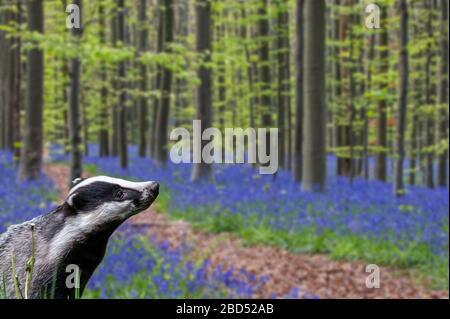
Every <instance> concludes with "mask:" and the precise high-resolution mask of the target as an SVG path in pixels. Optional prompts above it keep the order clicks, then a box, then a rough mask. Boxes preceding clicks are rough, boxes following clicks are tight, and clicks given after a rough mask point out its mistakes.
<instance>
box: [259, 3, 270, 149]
mask: <svg viewBox="0 0 450 319" xmlns="http://www.w3.org/2000/svg"><path fill="white" fill-rule="evenodd" d="M260 1H261V2H260V7H259V9H258V14H259V16H260V17H262V18H260V20H259V22H258V31H259V36H260V37H261V44H260V48H259V63H260V65H261V67H260V69H261V126H262V127H263V128H270V127H271V126H272V98H271V82H272V78H271V75H270V55H269V54H270V52H269V41H268V40H267V39H268V37H269V36H270V33H269V31H270V30H269V18H268V17H267V13H268V7H269V1H268V0H260ZM259 147H261V146H259ZM269 149H270V135H269V131H267V136H266V150H269Z"/></svg>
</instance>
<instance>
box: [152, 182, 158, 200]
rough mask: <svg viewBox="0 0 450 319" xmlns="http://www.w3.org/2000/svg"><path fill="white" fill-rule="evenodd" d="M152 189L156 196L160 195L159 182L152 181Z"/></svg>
mask: <svg viewBox="0 0 450 319" xmlns="http://www.w3.org/2000/svg"><path fill="white" fill-rule="evenodd" d="M150 190H151V192H152V194H153V196H154V197H156V196H158V194H159V184H158V183H155V182H154V183H152V185H150Z"/></svg>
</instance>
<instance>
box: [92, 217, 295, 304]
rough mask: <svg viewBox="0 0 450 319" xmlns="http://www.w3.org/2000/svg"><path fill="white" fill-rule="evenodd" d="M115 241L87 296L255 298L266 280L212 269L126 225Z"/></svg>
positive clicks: (186, 250)
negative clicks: (150, 240) (150, 239)
mask: <svg viewBox="0 0 450 319" xmlns="http://www.w3.org/2000/svg"><path fill="white" fill-rule="evenodd" d="M111 242H112V243H111V244H110V245H109V247H108V252H107V254H106V257H105V259H104V260H103V262H102V264H101V265H100V266H99V268H98V269H97V271H96V272H95V274H94V275H93V277H92V279H91V280H90V282H89V285H88V289H89V291H88V293H87V296H88V297H89V296H96V293H97V294H99V295H97V296H99V297H101V298H130V297H132V298H251V297H252V296H254V295H255V293H261V289H262V288H263V285H264V284H265V283H266V281H267V278H266V277H255V276H253V275H251V274H248V273H247V272H245V271H235V270H234V269H232V268H228V269H224V268H222V267H221V266H217V267H215V268H212V267H211V265H210V262H209V260H202V261H200V262H198V263H193V262H192V261H190V260H189V258H188V256H189V253H190V251H191V248H190V247H187V246H186V245H180V246H179V247H177V248H172V247H170V246H169V245H168V243H167V242H162V243H159V244H155V243H154V242H152V243H151V244H149V243H148V242H146V239H144V237H141V236H138V235H136V231H135V230H133V229H128V230H127V227H126V226H125V227H122V229H121V231H119V232H117V233H116V235H114V238H113V240H112V241H111ZM289 296H290V295H289Z"/></svg>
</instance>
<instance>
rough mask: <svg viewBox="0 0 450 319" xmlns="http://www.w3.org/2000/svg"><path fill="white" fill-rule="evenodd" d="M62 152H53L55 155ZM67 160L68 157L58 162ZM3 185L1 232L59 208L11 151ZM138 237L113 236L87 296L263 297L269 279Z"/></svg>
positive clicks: (45, 183) (2, 162)
mask: <svg viewBox="0 0 450 319" xmlns="http://www.w3.org/2000/svg"><path fill="white" fill-rule="evenodd" d="M60 150H61V149H60V148H58V147H54V148H53V149H52V153H54V152H58V151H60ZM65 159H66V157H65V155H61V156H60V158H59V160H65ZM53 160H54V158H53ZM0 180H1V185H0V186H1V187H0V233H2V232H4V231H6V228H7V227H8V226H9V225H11V224H17V223H20V222H24V221H26V220H29V219H32V218H34V217H36V216H38V215H41V214H44V213H47V212H49V211H51V210H52V209H53V208H54V207H55V202H54V201H55V200H57V194H56V192H52V191H51V190H52V189H53V187H54V186H53V184H52V182H51V181H50V180H49V179H48V178H47V177H46V176H42V177H40V178H38V179H36V180H34V181H28V182H20V181H18V180H17V169H16V167H15V166H14V164H13V157H12V154H11V153H10V152H5V151H0ZM49 190H50V191H49ZM140 234H141V231H140V230H139V229H136V228H135V227H134V228H133V229H131V228H129V226H126V225H124V226H122V227H121V228H120V229H119V230H118V231H117V232H116V233H115V234H114V236H113V238H112V240H111V243H110V245H108V252H107V254H106V256H105V259H104V260H103V262H102V263H101V264H100V266H99V268H98V269H97V270H96V272H95V273H94V275H93V277H92V278H91V280H90V281H89V284H88V290H87V291H86V293H85V295H87V297H100V298H183V297H184V298H193V297H197V298H251V297H253V296H254V295H255V294H256V293H261V289H262V287H263V285H264V284H265V283H266V281H267V279H268V278H266V277H256V276H254V275H252V274H249V273H247V272H246V271H244V270H240V271H237V270H234V269H230V268H228V269H224V268H222V267H221V266H220V265H219V266H217V267H215V268H214V269H212V270H211V268H212V267H211V266H210V263H209V261H208V260H202V261H200V262H198V263H193V262H192V261H190V260H189V252H190V249H191V248H190V247H188V246H186V245H182V246H180V247H179V248H176V249H174V248H170V247H169V245H168V244H167V243H160V244H157V243H156V241H153V240H150V241H148V242H145V241H144V240H143V236H140ZM294 290H295V289H293V290H292V291H294ZM273 296H274V297H276V296H275V295H273ZM285 297H286V298H296V295H293V294H292V292H289V293H288V294H287V295H286V296H285ZM297 297H302V298H314V297H315V296H313V295H307V296H300V295H297Z"/></svg>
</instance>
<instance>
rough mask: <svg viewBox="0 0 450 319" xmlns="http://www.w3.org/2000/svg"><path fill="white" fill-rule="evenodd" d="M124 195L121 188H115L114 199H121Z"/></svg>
mask: <svg viewBox="0 0 450 319" xmlns="http://www.w3.org/2000/svg"><path fill="white" fill-rule="evenodd" d="M124 195H125V193H124V192H123V191H122V190H120V189H119V190H117V192H116V195H115V196H116V199H119V200H121V199H123V197H124Z"/></svg>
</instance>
